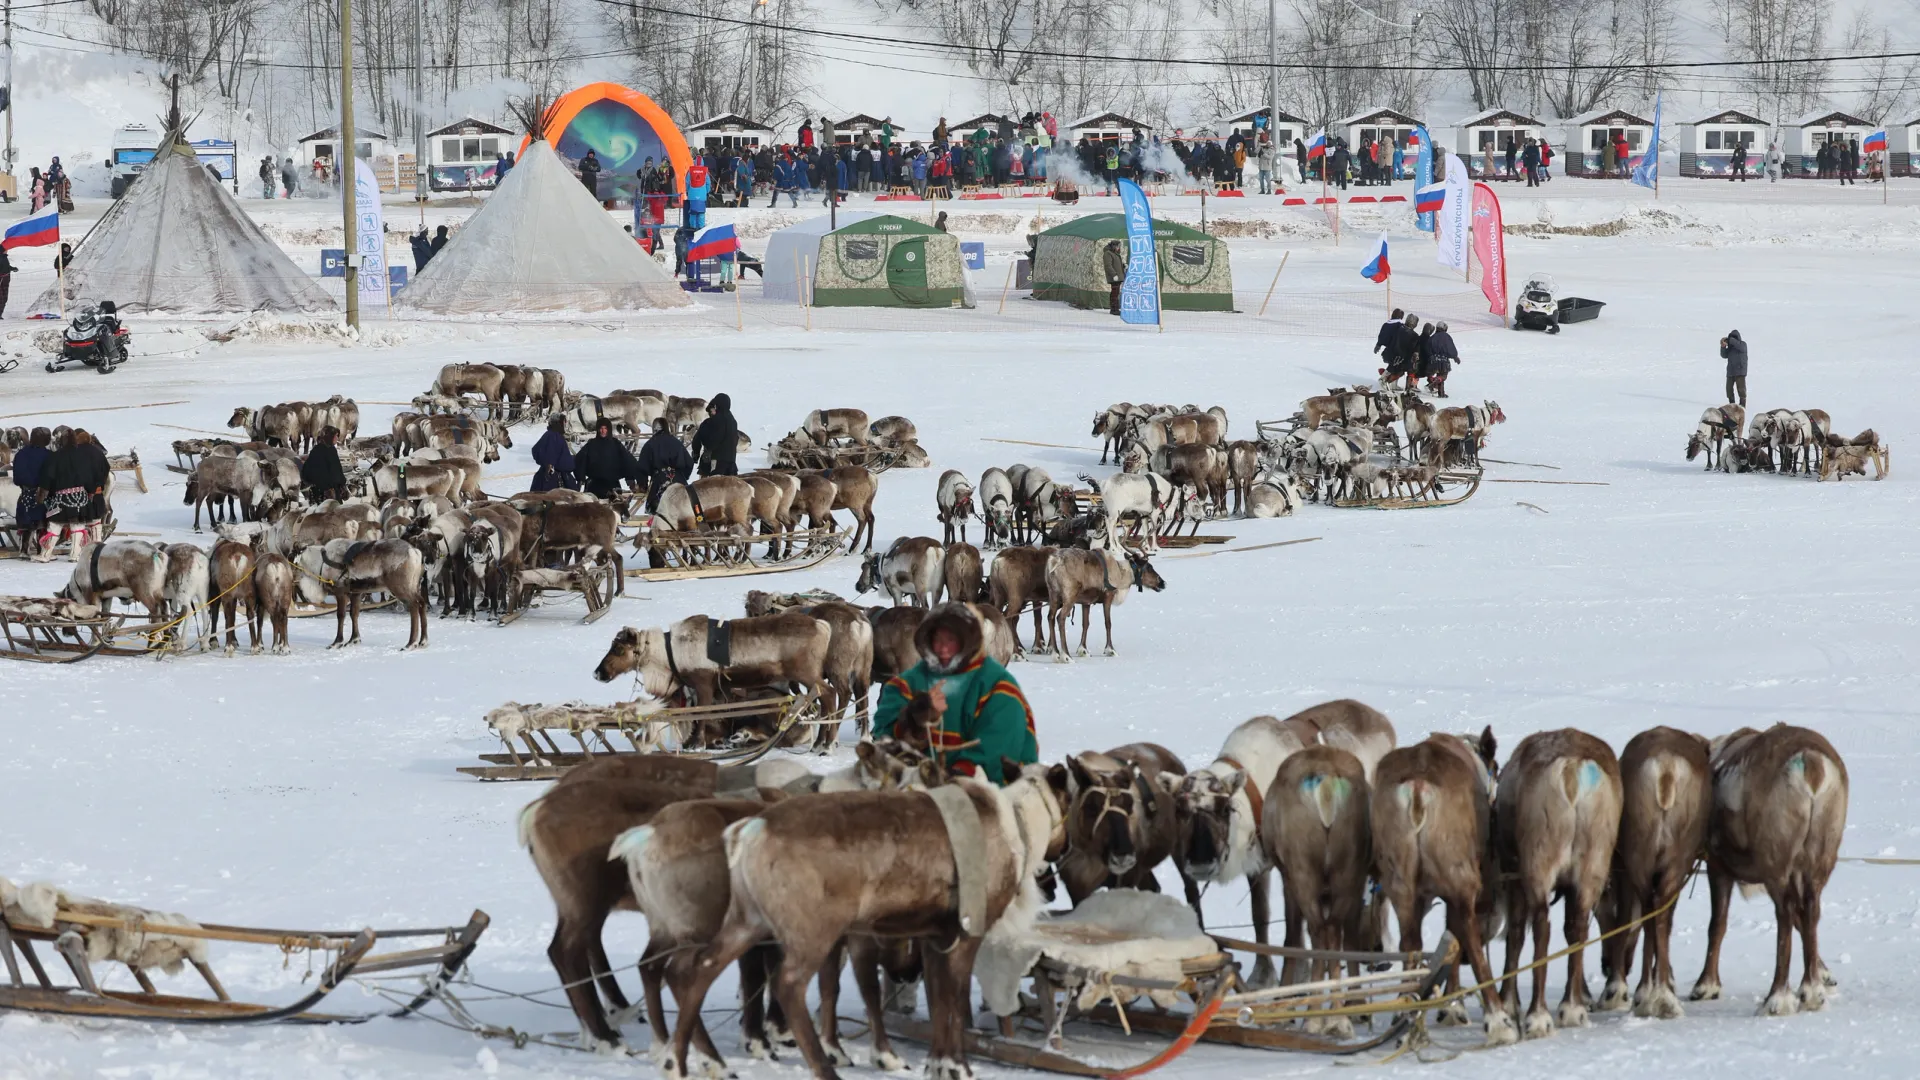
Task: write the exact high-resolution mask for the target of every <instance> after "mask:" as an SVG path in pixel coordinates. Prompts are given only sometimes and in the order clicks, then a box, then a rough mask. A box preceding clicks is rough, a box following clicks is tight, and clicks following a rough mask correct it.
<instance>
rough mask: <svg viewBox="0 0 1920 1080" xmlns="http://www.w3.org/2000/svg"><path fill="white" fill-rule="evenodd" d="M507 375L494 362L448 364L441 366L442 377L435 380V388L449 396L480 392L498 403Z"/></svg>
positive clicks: (482, 395) (489, 399) (490, 400)
mask: <svg viewBox="0 0 1920 1080" xmlns="http://www.w3.org/2000/svg"><path fill="white" fill-rule="evenodd" d="M506 377H507V375H506V372H504V371H502V370H500V369H499V368H498V367H495V366H494V365H492V364H468V363H459V364H447V365H444V366H442V367H441V368H440V377H439V378H438V379H436V380H435V381H434V389H435V390H438V391H439V392H440V393H442V394H446V395H447V396H449V397H456V398H457V397H460V396H461V395H463V394H478V395H480V396H481V397H483V398H486V399H487V400H488V401H489V402H493V403H498V402H499V401H500V391H501V386H502V384H503V383H505V381H506Z"/></svg>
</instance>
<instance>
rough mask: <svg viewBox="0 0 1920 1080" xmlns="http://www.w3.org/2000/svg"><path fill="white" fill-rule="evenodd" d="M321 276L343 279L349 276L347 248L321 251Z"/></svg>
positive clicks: (322, 249) (323, 249)
mask: <svg viewBox="0 0 1920 1080" xmlns="http://www.w3.org/2000/svg"><path fill="white" fill-rule="evenodd" d="M320 276H321V277H341V278H343V277H346V276H347V249H346V248H321V249H320Z"/></svg>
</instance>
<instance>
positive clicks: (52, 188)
mask: <svg viewBox="0 0 1920 1080" xmlns="http://www.w3.org/2000/svg"><path fill="white" fill-rule="evenodd" d="M48 203H57V204H58V205H59V207H60V212H61V213H63V214H71V213H73V182H72V181H71V180H69V179H68V178H67V170H66V167H65V166H63V165H61V164H60V157H59V155H58V154H56V155H54V158H53V162H52V163H51V164H49V165H48V166H47V171H46V172H41V171H40V166H38V165H35V166H34V167H33V168H32V169H30V170H28V174H27V204H28V205H29V206H31V207H32V208H33V212H34V213H36V214H37V213H39V212H40V211H42V210H44V209H46V208H47V204H48Z"/></svg>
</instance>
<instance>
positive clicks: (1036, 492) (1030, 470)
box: [1008, 466, 1060, 543]
mask: <svg viewBox="0 0 1920 1080" xmlns="http://www.w3.org/2000/svg"><path fill="white" fill-rule="evenodd" d="M1016 468H1018V469H1019V470H1020V471H1019V475H1018V477H1017V478H1015V477H1014V476H1013V475H1012V474H1011V473H1009V477H1008V478H1009V479H1012V480H1013V482H1014V494H1013V532H1014V538H1015V540H1016V541H1017V542H1019V543H1026V542H1028V541H1030V540H1032V539H1034V538H1035V537H1037V536H1039V535H1041V534H1042V533H1044V532H1046V530H1047V526H1049V525H1051V524H1053V523H1054V522H1056V521H1058V520H1060V508H1059V496H1060V485H1058V484H1056V483H1054V482H1053V477H1051V476H1048V475H1047V473H1046V470H1045V469H1038V468H1034V467H1032V466H1016Z"/></svg>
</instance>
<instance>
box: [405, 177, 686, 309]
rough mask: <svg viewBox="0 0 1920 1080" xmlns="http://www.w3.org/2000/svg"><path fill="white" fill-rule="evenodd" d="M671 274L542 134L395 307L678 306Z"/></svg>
mask: <svg viewBox="0 0 1920 1080" xmlns="http://www.w3.org/2000/svg"><path fill="white" fill-rule="evenodd" d="M689 302H690V301H688V299H687V296H686V294H685V293H684V292H682V291H681V290H680V286H679V285H678V284H676V283H675V282H674V280H673V278H672V276H671V275H669V274H668V273H667V272H666V270H664V269H662V268H661V266H660V264H659V263H657V262H655V261H654V260H653V258H652V256H650V255H648V254H647V253H646V252H645V251H642V250H641V248H640V245H639V244H637V243H635V242H634V239H633V237H631V236H629V235H627V233H626V232H625V231H624V230H622V229H621V228H620V227H619V226H618V225H615V224H614V223H613V219H612V218H610V217H608V216H607V213H606V211H605V210H602V209H601V208H600V204H599V203H598V202H597V201H595V200H594V198H593V196H592V195H589V194H588V193H587V189H586V188H585V187H584V186H583V185H582V184H581V183H580V181H579V179H578V178H577V177H575V176H574V175H573V174H572V173H570V172H568V171H567V167H566V166H565V165H562V164H561V163H560V159H559V158H558V157H557V156H555V154H554V152H553V148H552V147H551V146H549V145H547V143H546V141H545V140H536V141H534V142H533V143H531V144H529V145H528V146H527V151H526V154H525V156H523V157H521V159H520V160H519V161H518V162H517V163H516V164H515V165H514V167H513V171H512V172H510V173H508V174H507V178H506V179H505V180H502V181H501V182H500V186H499V187H498V188H495V189H494V192H493V195H492V197H490V198H489V199H488V200H487V202H486V205H484V206H482V207H481V208H480V210H479V212H478V213H476V214H474V215H473V216H472V217H471V218H468V219H467V223H466V224H465V225H463V226H462V227H461V228H460V231H459V232H457V233H455V234H454V235H453V238H452V239H451V240H449V241H448V242H447V246H446V247H445V248H443V249H441V251H440V254H438V255H435V256H434V257H433V261H432V262H430V263H428V264H427V268H426V269H425V270H422V271H420V276H419V277H417V278H415V279H414V280H413V283H412V284H410V285H408V286H407V287H406V288H405V289H402V290H401V291H400V295H399V296H397V297H395V299H394V303H395V304H396V305H397V306H400V307H407V308H413V309H414V310H417V311H427V312H433V313H436V314H441V315H467V314H473V313H475V312H484V311H604V310H607V309H609V308H619V309H632V308H664V307H684V306H686V305H687V304H688V303H689Z"/></svg>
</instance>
